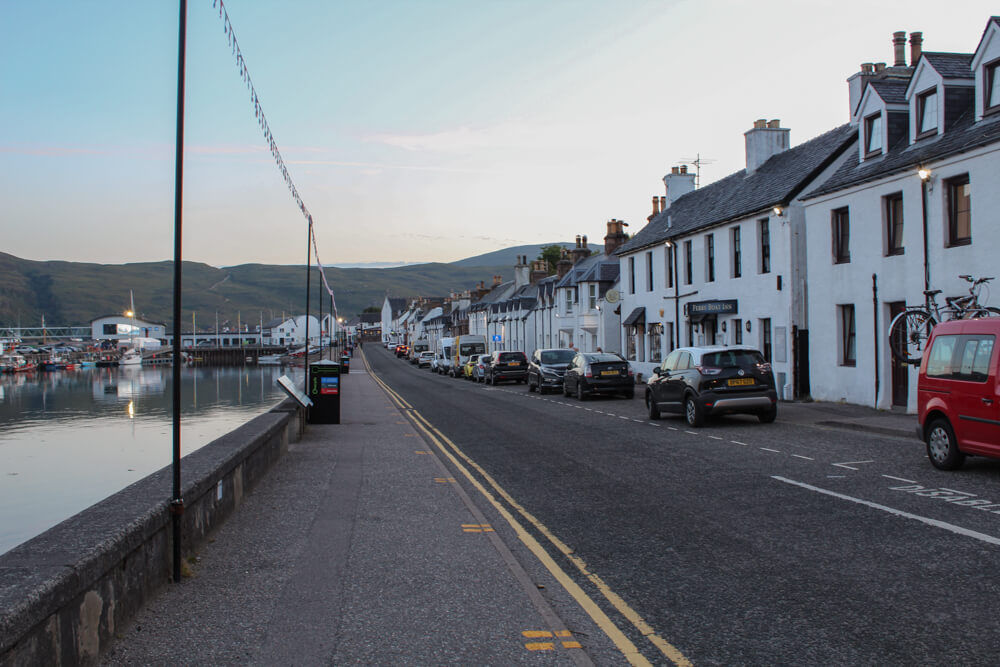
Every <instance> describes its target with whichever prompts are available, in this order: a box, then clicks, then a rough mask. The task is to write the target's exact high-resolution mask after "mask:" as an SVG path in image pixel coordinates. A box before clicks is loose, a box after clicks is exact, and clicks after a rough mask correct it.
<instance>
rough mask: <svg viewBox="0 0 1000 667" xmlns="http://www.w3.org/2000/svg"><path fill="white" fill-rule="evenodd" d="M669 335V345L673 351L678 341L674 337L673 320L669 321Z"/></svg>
mask: <svg viewBox="0 0 1000 667" xmlns="http://www.w3.org/2000/svg"><path fill="white" fill-rule="evenodd" d="M667 336H668V337H669V338H670V340H668V341H667V346H668V347H669V348H670V351H671V352H673V351H674V348H676V347H677V341H676V340H675V338H674V323H673V322H667Z"/></svg>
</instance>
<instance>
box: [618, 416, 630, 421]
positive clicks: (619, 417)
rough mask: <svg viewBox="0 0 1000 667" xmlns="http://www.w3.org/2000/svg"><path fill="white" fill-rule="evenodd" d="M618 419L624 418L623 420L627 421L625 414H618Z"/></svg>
mask: <svg viewBox="0 0 1000 667" xmlns="http://www.w3.org/2000/svg"><path fill="white" fill-rule="evenodd" d="M618 419H624V420H625V421H628V419H629V418H628V417H626V416H625V415H618Z"/></svg>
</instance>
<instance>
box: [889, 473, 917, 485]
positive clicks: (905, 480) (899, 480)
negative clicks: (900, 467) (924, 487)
mask: <svg viewBox="0 0 1000 667" xmlns="http://www.w3.org/2000/svg"><path fill="white" fill-rule="evenodd" d="M882 476H883V477H885V478H886V479H894V480H896V481H897V482H906V483H907V484H916V482H915V481H913V480H912V479H903V478H902V477H893V476H892V475H882Z"/></svg>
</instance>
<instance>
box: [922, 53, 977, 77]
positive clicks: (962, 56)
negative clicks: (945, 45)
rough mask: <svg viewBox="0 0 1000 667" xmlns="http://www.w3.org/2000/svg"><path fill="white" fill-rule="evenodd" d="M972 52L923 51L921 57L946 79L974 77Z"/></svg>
mask: <svg viewBox="0 0 1000 667" xmlns="http://www.w3.org/2000/svg"><path fill="white" fill-rule="evenodd" d="M973 55H974V54H972V53H937V52H927V51H924V53H923V57H924V58H927V61H928V62H929V63H930V64H931V66H932V67H933V68H934V69H935V71H937V73H938V74H940V75H941V76H943V77H945V78H946V79H974V78H976V77H975V75H974V74H973V73H972V58H973Z"/></svg>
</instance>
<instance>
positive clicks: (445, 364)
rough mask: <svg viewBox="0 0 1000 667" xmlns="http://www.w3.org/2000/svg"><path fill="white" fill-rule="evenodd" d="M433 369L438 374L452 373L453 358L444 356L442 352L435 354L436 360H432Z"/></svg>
mask: <svg viewBox="0 0 1000 667" xmlns="http://www.w3.org/2000/svg"><path fill="white" fill-rule="evenodd" d="M431 370H432V371H434V372H435V373H437V374H438V375H450V374H451V373H450V371H451V359H449V358H448V357H445V356H442V355H441V354H440V353H439V354H436V355H434V360H433V361H431Z"/></svg>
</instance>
